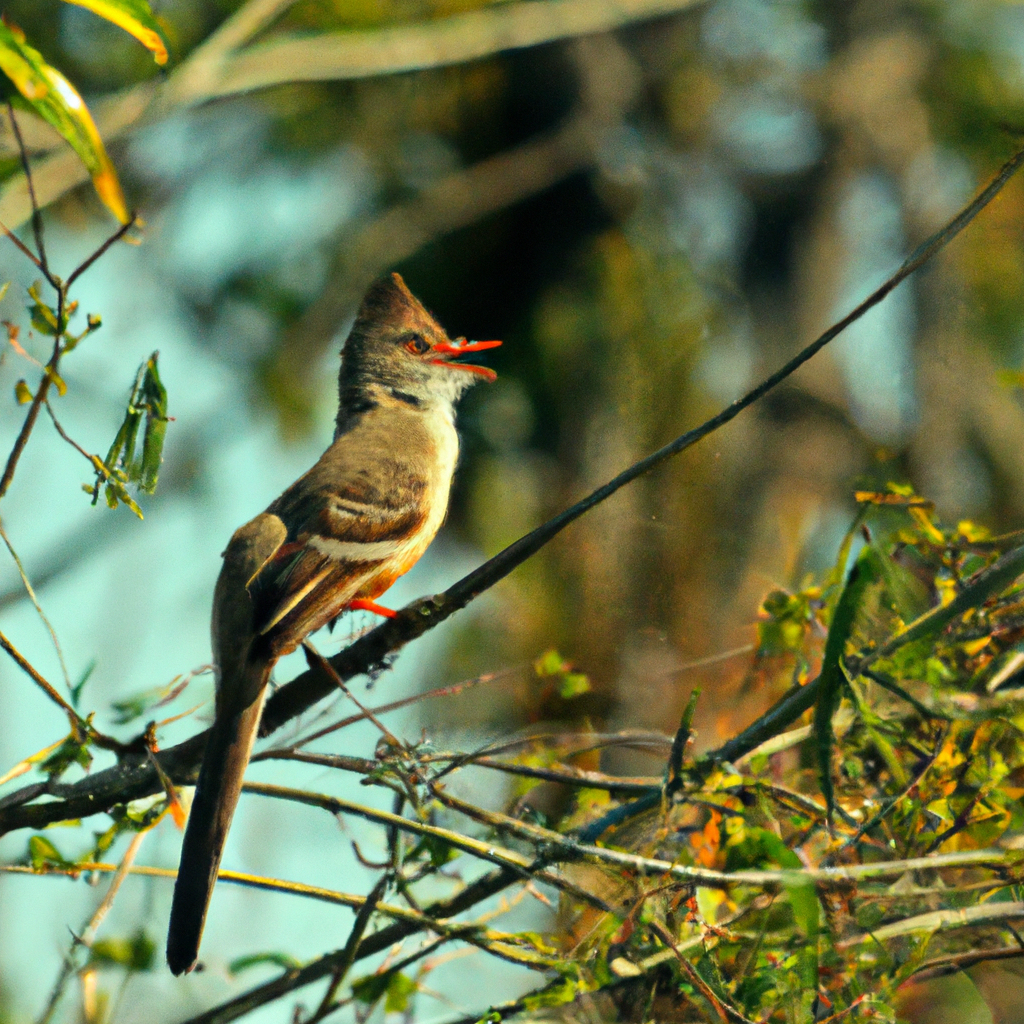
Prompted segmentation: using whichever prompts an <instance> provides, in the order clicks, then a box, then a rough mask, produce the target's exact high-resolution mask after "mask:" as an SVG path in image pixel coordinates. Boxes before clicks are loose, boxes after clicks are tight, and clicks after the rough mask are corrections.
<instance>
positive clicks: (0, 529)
mask: <svg viewBox="0 0 1024 1024" xmlns="http://www.w3.org/2000/svg"><path fill="white" fill-rule="evenodd" d="M47 408H49V403H47ZM0 538H2V539H3V542H4V544H5V545H6V547H7V550H8V552H10V555H11V558H13V559H14V564H15V565H16V566H17V567H18V575H19V576H20V577H21V582H22V585H23V586H24V588H25V593H26V594H28V598H29V600H30V601H31V602H32V606H33V607H34V608H35V610H36V614H37V615H38V616H39V618H40V619H42V622H43V625H44V626H45V627H46V630H47V632H48V633H49V634H50V639H51V640H52V641H53V646H54V649H55V650H56V652H57V660H58V661H59V662H60V670H61V673H62V674H63V676H64V683H65V685H66V686H67V688H68V690H70V689H71V676H70V675H68V667H67V665H66V664H65V662H64V651H63V650H62V649H61V646H60V640H58V639H57V631H56V630H55V629H54V628H53V624H52V623H51V622H50V620H49V619H48V618H47V617H46V613H45V612H44V611H43V609H42V606H41V605H40V604H39V599H38V598H37V597H36V592H35V590H33V589H32V583H31V582H30V580H29V578H28V575H27V573H26V572H25V566H24V565H22V563H21V559H20V558H19V557H18V552H17V551H15V550H14V545H13V544H12V543H11V539H10V538H9V537H8V536H7V531H6V530H5V529H4V524H3V520H2V519H0Z"/></svg>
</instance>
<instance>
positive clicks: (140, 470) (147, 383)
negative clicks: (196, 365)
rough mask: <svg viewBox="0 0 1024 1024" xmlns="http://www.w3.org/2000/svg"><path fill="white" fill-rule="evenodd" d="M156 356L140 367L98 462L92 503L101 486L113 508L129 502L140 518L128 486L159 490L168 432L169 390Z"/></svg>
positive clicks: (92, 489)
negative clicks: (114, 431) (118, 423)
mask: <svg viewBox="0 0 1024 1024" xmlns="http://www.w3.org/2000/svg"><path fill="white" fill-rule="evenodd" d="M157 356H158V353H156V352H154V353H153V355H151V356H150V357H149V359H147V360H146V362H144V363H143V364H142V366H140V367H139V372H138V373H137V374H136V375H135V382H134V384H132V389H131V392H130V393H129V395H128V404H127V406H126V408H125V414H124V420H123V421H122V422H121V426H120V427H119V428H118V431H117V434H116V435H115V437H114V443H113V444H112V445H111V446H110V450H109V451H108V452H107V457H106V459H104V460H103V464H102V465H99V464H98V465H97V471H96V483H95V484H94V485H93V487H92V488H91V493H92V496H93V504H95V503H96V501H97V499H98V498H99V493H100V488H101V487H102V488H103V491H104V496H105V497H106V499H107V505H108V506H109V507H110V508H117V505H118V503H119V502H120V503H122V504H125V505H127V506H128V507H129V508H130V509H131V510H132V511H133V512H134V513H135V514H136V515H137V516H138V517H139V518H140V519H141V518H142V512H141V510H140V509H139V506H138V505H137V504H136V503H135V501H134V500H133V499H132V498H131V497H130V496H129V494H128V489H127V485H128V484H134V485H135V486H136V487H138V488H139V490H140V491H143V492H144V493H146V494H152V493H153V491H154V490H156V484H157V478H158V476H159V473H160V463H161V461H162V458H163V446H164V439H165V437H166V433H167V422H168V416H167V391H166V389H165V388H164V386H163V384H162V383H161V381H160V374H159V372H158V370H157ZM143 420H145V429H144V430H143V435H142V452H141V453H140V454H139V455H138V457H136V449H137V446H138V439H139V430H140V428H142V425H143Z"/></svg>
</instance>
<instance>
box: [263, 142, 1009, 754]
mask: <svg viewBox="0 0 1024 1024" xmlns="http://www.w3.org/2000/svg"><path fill="white" fill-rule="evenodd" d="M1022 164H1024V149H1020V150H1019V151H1018V152H1017V153H1015V154H1014V155H1013V157H1011V158H1010V159H1009V160H1008V161H1007V162H1006V163H1005V164H1004V165H1003V167H1002V168H1001V169H1000V171H999V173H998V174H997V175H996V176H995V178H994V179H993V180H992V182H991V183H990V184H989V185H988V186H987V187H986V188H985V189H984V190H982V192H981V193H979V195H978V196H977V197H976V198H975V199H974V200H973V201H972V202H971V203H970V204H968V206H966V207H965V208H964V209H963V210H962V211H961V212H960V213H959V214H957V216H956V217H954V218H953V219H952V220H951V221H950V222H949V223H948V224H947V225H946V226H945V227H943V228H941V229H940V230H939V231H938V232H936V233H935V234H934V235H932V237H931V238H929V239H928V240H927V241H926V242H925V243H924V244H923V245H921V246H920V247H919V248H918V249H917V250H916V251H915V252H914V253H913V254H912V255H911V256H910V257H909V258H908V259H907V260H906V261H904V263H903V264H902V265H901V266H900V268H899V269H898V270H897V271H896V272H895V273H894V274H893V275H892V276H891V277H890V278H888V280H886V281H885V283H884V284H882V285H881V286H880V287H879V288H877V289H876V290H875V291H874V292H872V293H871V295H869V296H868V297H867V298H866V299H865V300H864V301H863V302H861V303H860V304H859V305H858V306H857V307H856V308H855V309H853V310H852V311H851V312H850V313H848V314H847V315H846V316H845V317H843V318H842V319H841V320H840V321H838V322H837V323H836V324H834V325H833V326H832V327H830V328H829V329H828V330H827V331H825V332H824V333H823V334H822V335H821V336H820V337H818V338H817V339H816V340H815V341H814V342H812V343H811V344H810V345H808V346H807V347H806V348H804V349H803V350H802V351H801V352H800V353H798V354H797V355H796V356H794V357H793V358H792V359H790V360H789V362H787V363H786V364H785V365H784V366H782V367H781V368H780V369H779V370H777V371H776V372H775V373H773V374H772V375H771V376H769V377H768V378H767V379H765V380H764V381H762V382H761V383H760V384H759V385H757V387H755V388H753V389H752V390H751V391H749V392H747V394H746V395H744V396H743V397H742V398H739V399H737V400H736V401H735V402H733V403H732V404H731V405H729V406H727V407H726V408H725V409H723V410H722V411H721V412H720V413H718V415H716V416H713V417H711V419H709V420H707V421H706V422H704V423H702V424H701V425H700V426H699V427H696V428H694V429H693V430H689V431H687V432H686V433H685V434H682V435H680V436H679V437H677V438H676V439H675V440H674V441H670V442H669V443H668V444H666V445H664V446H663V447H662V448H660V449H658V450H657V451H656V452H654V453H653V454H651V455H648V456H647V457H646V458H643V459H640V460H639V461H638V462H635V463H634V464H633V465H632V466H630V467H629V468H627V469H625V470H624V471H623V472H622V473H620V474H619V475H618V476H616V477H615V478H613V479H612V480H610V481H608V483H606V484H604V485H603V486H601V487H599V488H597V490H595V491H593V492H592V493H591V494H589V495H588V496H587V497H586V498H584V499H583V500H582V501H579V502H577V503H576V504H575V505H573V506H572V507H571V508H568V509H566V510H565V511H564V512H561V513H559V514H558V515H556V516H554V517H553V518H552V519H549V520H548V521H547V522H546V523H544V524H542V525H541V526H538V527H537V528H536V529H535V530H532V531H531V532H530V533H528V534H526V535H525V536H524V537H521V538H520V539H519V540H517V541H515V542H514V543H512V544H510V545H509V546H508V547H507V548H505V549H504V551H501V552H500V553H499V554H497V555H495V556H494V557H493V558H491V559H489V560H488V561H487V562H485V563H484V564H483V565H481V566H480V567H479V568H477V569H475V570H473V572H471V573H469V574H468V575H467V576H464V577H463V578H462V579H461V580H459V582H458V583H456V584H455V585H454V586H452V587H450V588H449V589H448V590H446V591H445V592H444V593H443V594H440V595H438V596H436V597H434V598H426V599H423V600H420V601H417V602H414V603H413V604H411V605H408V606H406V607H405V608H403V609H402V610H401V611H400V612H399V613H398V615H397V616H396V617H395V618H394V619H389V620H388V621H387V622H385V623H383V624H382V625H380V626H377V627H376V628H375V629H373V630H371V631H370V632H369V633H367V634H366V635H365V636H363V637H362V638H360V639H359V640H357V641H356V642H355V643H354V644H352V645H351V646H349V647H348V648H346V649H345V650H344V651H341V652H340V653H339V654H336V655H335V656H334V657H333V658H331V659H330V661H331V665H332V666H333V667H334V668H335V670H336V671H337V673H338V675H339V676H341V678H342V679H345V680H348V679H351V678H352V677H353V676H355V675H358V674H360V673H362V672H365V671H366V669H367V668H369V667H370V666H373V665H379V664H380V663H381V662H382V661H383V659H384V658H385V657H386V656H387V655H388V654H391V653H394V652H395V651H397V650H400V649H401V648H402V647H404V646H405V645H406V644H407V643H409V641H410V640H414V639H416V638H417V637H419V636H422V635H423V633H425V632H426V631H427V630H428V629H431V628H433V627H434V626H436V625H437V624H438V623H440V622H443V621H444V620H445V619H447V618H448V617H449V616H451V615H453V614H454V613H455V612H456V611H459V610H460V609H462V608H464V607H465V606H466V605H467V604H469V602H470V601H472V600H473V599H474V598H476V597H478V596H479V595H480V594H482V593H483V592H484V591H485V590H487V589H489V588H490V587H492V586H494V584H496V583H497V582H499V581H500V580H502V579H504V578H505V576H507V575H508V574H509V573H510V572H512V570H513V569H515V568H517V567H518V566H519V565H521V564H522V563H523V562H525V561H526V560H527V559H528V558H530V557H531V556H532V555H534V554H536V552H537V551H539V550H540V549H541V548H542V547H544V545H546V544H547V543H549V542H550V541H551V540H552V539H553V538H554V537H556V536H557V535H558V534H559V533H561V532H562V530H564V529H565V528H566V527H567V526H569V525H570V524H571V523H573V522H575V521H576V520H577V519H579V518H580V516H582V515H584V514H585V513H586V512H589V511H590V509H592V508H594V507H595V506H597V505H599V504H600V503H601V502H603V501H605V500H607V499H608V498H610V497H611V496H612V495H613V494H615V493H616V491H618V490H620V489H621V488H623V487H625V486H626V485H627V484H629V483H632V482H633V481H634V480H636V479H637V478H638V477H641V476H643V475H644V474H646V473H649V472H650V471H651V470H652V469H654V468H655V467H656V466H659V465H660V464H661V463H663V462H665V461H667V460H668V459H670V458H672V457H673V456H675V455H678V454H679V453H680V452H682V451H685V450H686V449H687V448H689V447H691V446H692V445H694V444H696V443H697V442H698V441H700V440H702V439H703V438H705V437H707V435H708V434H711V433H713V432H714V431H715V430H718V429H719V428H720V427H722V426H724V425H725V424H727V423H729V422H730V421H731V420H733V419H735V417H736V416H738V415H739V414H740V413H741V412H742V411H743V410H744V409H746V408H748V407H749V406H751V405H753V404H754V403H755V402H756V401H758V400H759V399H761V398H763V397H764V396H765V395H766V394H768V392H770V391H771V390H772V389H773V388H775V387H777V386H778V385H779V384H781V383H782V382H783V381H784V380H786V379H787V378H788V377H790V376H791V375H792V374H793V373H794V372H795V371H796V370H797V369H799V368H800V367H801V366H803V364H804V363H806V362H807V361H808V360H809V359H811V358H812V357H813V356H814V355H816V354H817V353H818V352H819V351H820V350H821V349H822V348H824V347H825V346H826V345H827V344H828V343H829V342H830V341H832V340H833V339H834V338H836V337H837V336H838V335H839V334H841V333H842V332H843V331H844V330H845V329H846V328H847V327H848V326H849V325H850V324H852V323H854V322H855V321H857V320H859V319H860V318H861V317H862V316H863V315H864V314H865V313H867V312H868V311H869V310H870V309H872V308H873V307H874V306H876V305H878V303H880V302H881V301H882V300H883V299H884V298H885V297H886V296H887V295H888V294H889V293H890V292H891V291H893V289H895V288H896V287H897V286H898V285H899V284H901V283H902V282H903V281H904V280H906V278H907V277H909V276H910V275H911V274H912V273H914V271H916V270H918V269H919V268H920V267H921V266H923V265H924V264H925V263H926V262H927V261H928V260H930V259H931V258H932V257H934V256H935V255H936V254H937V253H938V252H940V251H941V250H942V249H943V248H945V246H946V245H948V244H949V242H950V241H951V240H952V239H953V238H954V237H955V236H956V235H957V234H958V233H959V232H960V231H962V230H963V229H964V228H965V227H966V226H967V225H968V224H969V223H970V222H971V221H972V220H973V219H974V218H975V217H976V216H977V215H978V213H980V212H981V210H982V209H984V207H985V206H986V205H988V203H990V202H991V201H992V200H993V199H994V198H995V196H996V195H997V194H998V193H999V191H1000V190H1001V189H1002V188H1003V186H1004V185H1005V184H1006V183H1007V182H1008V181H1009V180H1010V178H1011V177H1012V176H1013V174H1014V173H1015V172H1016V171H1017V170H1018V169H1019V168H1020V167H1021V165H1022ZM1021 551H1022V553H1024V549H1021ZM333 688H334V683H333V680H331V679H330V678H329V677H327V676H326V675H325V674H323V673H316V674H314V673H311V672H308V673H303V675H301V676H299V677H298V678H297V679H296V680H293V681H292V682H291V683H289V684H287V685H286V686H283V687H282V688H281V689H279V690H278V691H277V692H276V693H275V694H274V695H273V696H272V697H271V698H270V700H268V701H267V706H266V709H265V711H264V713H263V723H262V724H261V727H260V732H261V735H267V734H268V733H269V732H272V731H273V730H274V729H276V728H277V727H278V725H280V724H281V722H282V721H286V720H287V719H289V718H291V717H294V715H296V714H299V713H300V712H301V711H303V710H305V709H306V708H308V707H310V706H311V705H312V704H314V703H316V702H317V701H318V700H320V699H321V698H322V697H324V696H326V695H327V693H329V692H331V690H333ZM805 689H806V687H805ZM811 703H813V700H812V701H811ZM809 706H810V704H808V707H809ZM803 710H806V708H804V709H803ZM801 713H802V712H801ZM790 721H792V719H790ZM786 724H788V723H786ZM775 731H776V732H777V731H778V730H777V729H776V730H775ZM767 738H768V735H764V736H762V737H761V739H759V740H758V743H760V742H763V741H764V740H765V739H767ZM754 745H755V746H756V745H757V744H754ZM738 754H739V752H737V755H736V756H738Z"/></svg>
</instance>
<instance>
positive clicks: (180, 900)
mask: <svg viewBox="0 0 1024 1024" xmlns="http://www.w3.org/2000/svg"><path fill="white" fill-rule="evenodd" d="M178 879H179V880H178V882H177V883H175V886H174V903H173V904H172V906H171V923H170V927H169V928H168V929H167V966H168V967H170V969H171V973H172V974H187V973H188V972H189V971H191V970H193V969H194V968H195V966H196V962H197V961H198V959H199V941H200V939H201V938H202V936H203V923H204V920H205V918H206V901H205V899H204V898H203V894H202V893H193V892H188V891H186V890H187V889H188V888H189V886H188V884H187V880H186V884H185V885H182V882H181V875H179V876H178Z"/></svg>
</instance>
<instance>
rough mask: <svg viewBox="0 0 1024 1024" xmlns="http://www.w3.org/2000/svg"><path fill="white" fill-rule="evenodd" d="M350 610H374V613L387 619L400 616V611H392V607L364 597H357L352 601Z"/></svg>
mask: <svg viewBox="0 0 1024 1024" xmlns="http://www.w3.org/2000/svg"><path fill="white" fill-rule="evenodd" d="M348 610H349V611H350V612H357V611H361V612H373V614H374V615H382V616H383V617H384V618H385V619H394V618H397V617H398V612H396V611H392V610H391V609H390V608H385V607H384V605H382V604H377V602H376V601H370V600H369V599H367V598H364V597H357V598H356V599H355V600H354V601H352V602H351V603H350V604H349V606H348Z"/></svg>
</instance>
